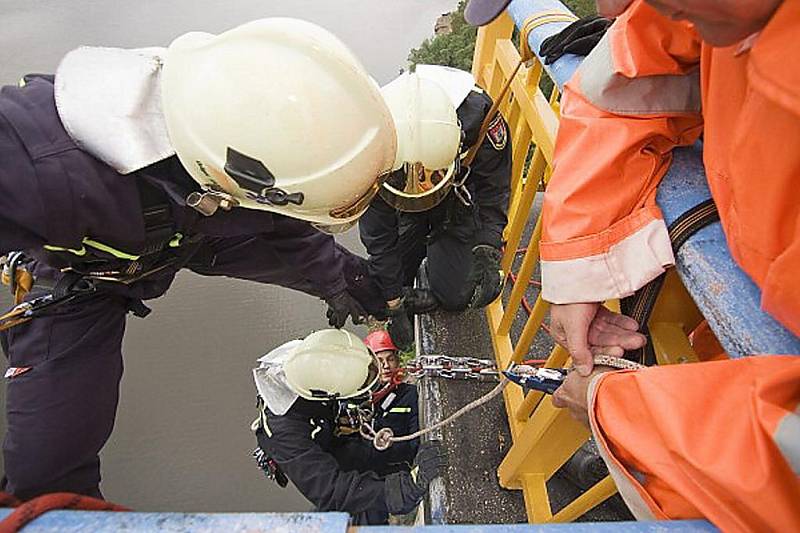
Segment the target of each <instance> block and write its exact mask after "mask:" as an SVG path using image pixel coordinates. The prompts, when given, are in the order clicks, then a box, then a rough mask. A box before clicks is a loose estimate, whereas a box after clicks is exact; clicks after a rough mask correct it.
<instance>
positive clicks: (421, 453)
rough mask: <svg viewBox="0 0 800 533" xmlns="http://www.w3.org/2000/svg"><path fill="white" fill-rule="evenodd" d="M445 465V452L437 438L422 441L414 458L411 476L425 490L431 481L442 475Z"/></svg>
mask: <svg viewBox="0 0 800 533" xmlns="http://www.w3.org/2000/svg"><path fill="white" fill-rule="evenodd" d="M446 466H447V454H446V453H445V451H444V447H443V446H442V443H441V442H440V441H438V440H431V441H428V442H423V443H422V444H420V446H419V450H418V451H417V456H416V457H415V458H414V465H413V466H412V468H411V477H412V478H414V482H415V483H416V484H417V486H418V487H420V488H422V489H423V491H427V490H428V485H430V484H431V481H433V480H434V479H435V478H437V477H439V476H440V475H442V474H443V473H444V469H445V467H446Z"/></svg>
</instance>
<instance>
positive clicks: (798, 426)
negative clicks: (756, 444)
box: [772, 406, 800, 476]
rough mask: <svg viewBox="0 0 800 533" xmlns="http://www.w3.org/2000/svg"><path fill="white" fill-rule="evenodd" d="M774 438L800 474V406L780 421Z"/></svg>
mask: <svg viewBox="0 0 800 533" xmlns="http://www.w3.org/2000/svg"><path fill="white" fill-rule="evenodd" d="M772 438H773V440H775V445H776V446H777V447H778V449H779V450H780V451H781V453H782V454H783V457H784V458H785V459H786V462H787V463H789V466H791V467H792V470H794V473H795V474H797V475H798V476H800V406H798V407H797V408H796V409H795V411H794V413H787V414H786V416H784V417H783V419H782V420H781V421H780V422H778V426H777V427H776V428H775V434H774V435H773V436H772Z"/></svg>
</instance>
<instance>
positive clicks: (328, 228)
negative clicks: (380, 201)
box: [311, 219, 358, 235]
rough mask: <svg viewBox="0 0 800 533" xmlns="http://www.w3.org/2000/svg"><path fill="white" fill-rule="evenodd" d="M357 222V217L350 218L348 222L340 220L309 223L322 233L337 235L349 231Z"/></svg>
mask: <svg viewBox="0 0 800 533" xmlns="http://www.w3.org/2000/svg"><path fill="white" fill-rule="evenodd" d="M357 222H358V219H355V220H351V221H350V222H342V223H341V224H322V223H319V222H312V223H311V225H312V226H314V227H315V228H316V229H318V230H320V231H321V232H322V233H327V234H328V235H338V234H340V233H345V232H347V231H349V230H350V229H351V228H352V227H353V226H355V225H356V223H357Z"/></svg>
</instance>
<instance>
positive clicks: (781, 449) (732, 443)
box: [589, 355, 800, 532]
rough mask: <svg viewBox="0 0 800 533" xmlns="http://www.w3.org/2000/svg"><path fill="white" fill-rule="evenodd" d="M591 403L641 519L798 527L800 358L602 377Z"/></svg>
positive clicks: (616, 474)
mask: <svg viewBox="0 0 800 533" xmlns="http://www.w3.org/2000/svg"><path fill="white" fill-rule="evenodd" d="M589 406H590V420H591V425H592V431H593V433H594V435H595V440H596V441H597V444H598V449H599V450H600V453H601V455H602V456H603V459H605V462H606V464H607V465H608V467H609V471H610V473H611V475H612V477H613V478H614V481H615V482H616V484H617V487H618V488H619V491H620V494H621V495H622V497H623V498H624V499H625V502H626V503H627V504H628V506H629V507H630V509H631V511H632V512H633V513H634V515H635V516H636V517H637V518H638V519H640V520H647V519H651V520H652V519H666V518H672V519H679V518H699V517H705V518H707V519H708V520H709V521H711V522H712V523H713V524H714V525H716V526H717V527H719V528H720V529H721V530H722V531H726V532H729V531H731V532H735V531H800V477H798V476H800V357H795V356H780V355H776V356H761V357H747V358H743V359H737V360H730V361H715V362H710V363H696V364H690V365H672V366H663V367H653V368H648V369H646V370H640V371H637V372H630V371H626V372H609V373H606V374H600V375H598V376H597V377H596V378H595V379H594V380H593V381H592V384H591V386H590V390H589Z"/></svg>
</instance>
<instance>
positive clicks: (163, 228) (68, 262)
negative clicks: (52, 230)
mask: <svg viewBox="0 0 800 533" xmlns="http://www.w3.org/2000/svg"><path fill="white" fill-rule="evenodd" d="M137 186H138V189H139V199H140V204H141V206H142V217H143V219H144V236H145V239H144V246H143V247H142V250H141V251H139V252H138V253H130V252H126V251H122V250H118V249H116V248H114V247H112V246H109V245H107V244H104V243H101V242H99V241H96V240H94V239H91V238H89V237H86V238H84V239H83V240H82V243H81V247H80V248H63V247H59V246H53V245H45V246H44V247H43V250H41V251H38V252H36V253H35V254H34V255H35V256H36V257H35V258H40V259H42V260H43V261H44V262H45V263H47V264H48V265H51V266H53V267H55V268H58V269H59V270H61V272H62V273H63V275H62V276H61V277H60V278H59V279H58V281H56V282H52V281H51V280H47V279H34V276H33V272H32V268H31V266H32V264H33V261H34V259H35V258H34V257H31V256H29V255H27V254H25V253H24V252H18V251H16V252H10V253H8V254H7V255H5V256H3V257H2V258H0V264H1V265H2V268H3V270H2V283H3V284H4V285H7V286H8V287H9V289H10V291H11V294H12V296H13V298H14V307H12V308H11V309H10V310H9V311H7V312H6V313H4V314H2V315H0V331H4V330H6V329H9V328H11V327H14V326H17V325H19V324H23V323H25V322H27V321H29V320H31V319H33V318H35V317H37V316H40V315H43V314H45V313H47V312H49V311H51V310H52V309H53V308H54V307H57V306H59V305H62V304H66V303H75V302H76V301H78V300H85V299H87V298H90V297H94V296H96V295H98V294H102V293H103V289H104V288H106V287H109V286H110V285H126V286H128V285H131V284H133V283H135V282H137V281H140V280H142V279H145V278H147V277H150V276H152V275H154V274H157V273H159V272H162V271H164V270H166V269H170V268H171V269H175V270H177V269H180V268H181V267H183V266H184V265H185V264H186V263H187V262H188V261H189V260H190V259H191V258H192V256H193V255H194V254H195V252H197V250H198V248H199V247H200V244H201V242H202V237H201V236H200V235H195V236H190V237H185V236H184V235H183V234H181V233H180V232H178V231H176V225H175V222H174V221H173V219H172V216H171V206H170V204H169V203H168V201H167V199H166V198H165V195H164V193H163V192H162V191H161V189H159V188H158V187H157V186H155V185H152V184H150V183H148V182H147V181H146V180H139V181H138V182H137ZM34 288H40V289H43V291H45V293H44V294H43V295H42V296H38V297H35V298H31V299H28V300H25V297H26V296H27V295H28V293H30V291H31V290H33V289H34ZM129 310H130V311H131V312H132V313H133V314H134V315H136V316H139V317H144V316H146V315H147V314H148V313H149V312H150V310H149V309H148V308H147V307H146V306H145V305H144V304H143V303H142V302H141V301H139V300H131V301H130V302H129Z"/></svg>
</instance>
